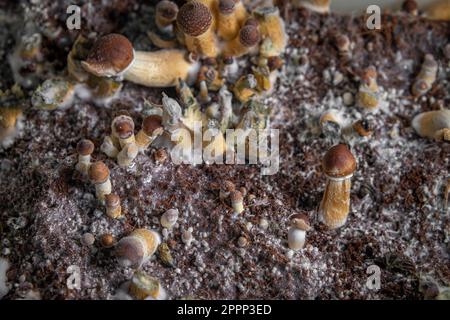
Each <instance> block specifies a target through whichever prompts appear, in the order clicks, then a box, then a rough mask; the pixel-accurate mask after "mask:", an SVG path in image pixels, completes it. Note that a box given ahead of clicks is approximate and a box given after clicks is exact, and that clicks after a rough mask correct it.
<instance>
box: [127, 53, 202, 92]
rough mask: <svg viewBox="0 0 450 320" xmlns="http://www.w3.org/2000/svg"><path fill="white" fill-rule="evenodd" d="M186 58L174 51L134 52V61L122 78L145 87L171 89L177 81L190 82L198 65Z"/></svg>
mask: <svg viewBox="0 0 450 320" xmlns="http://www.w3.org/2000/svg"><path fill="white" fill-rule="evenodd" d="M186 57H187V54H186V51H184V50H176V49H173V50H171V49H167V50H159V51H153V52H143V51H136V52H135V53H134V61H133V63H132V64H131V65H130V67H129V68H128V69H127V70H126V71H125V72H124V74H123V78H124V79H125V80H128V81H131V82H134V83H137V84H141V85H144V86H147V87H173V86H175V85H176V84H177V83H178V79H183V80H185V81H188V82H191V81H192V80H193V79H195V77H196V74H197V73H198V70H199V69H200V64H199V63H198V62H191V61H189V60H188V59H187V58H186Z"/></svg>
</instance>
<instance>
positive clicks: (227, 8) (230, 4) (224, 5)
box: [219, 0, 236, 14]
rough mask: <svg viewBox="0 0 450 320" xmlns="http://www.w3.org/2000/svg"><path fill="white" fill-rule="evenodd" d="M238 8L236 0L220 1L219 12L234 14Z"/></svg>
mask: <svg viewBox="0 0 450 320" xmlns="http://www.w3.org/2000/svg"><path fill="white" fill-rule="evenodd" d="M235 8H236V2H235V1H234V0H219V11H220V13H222V14H232V13H233V12H234V9H235Z"/></svg>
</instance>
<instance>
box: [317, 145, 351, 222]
mask: <svg viewBox="0 0 450 320" xmlns="http://www.w3.org/2000/svg"><path fill="white" fill-rule="evenodd" d="M322 167H323V170H324V173H325V176H326V177H327V182H326V186H325V192H324V195H323V198H322V201H321V203H320V207H319V219H320V221H321V222H322V223H324V224H325V225H326V226H327V227H328V228H330V229H336V228H339V227H341V226H343V225H344V224H345V222H346V220H347V217H348V213H349V211H350V188H351V177H352V176H353V173H354V172H355V170H356V159H355V157H354V156H353V154H352V153H351V151H350V150H349V148H348V147H347V145H345V144H338V145H336V146H334V147H331V148H330V149H329V150H328V152H327V153H326V154H325V157H324V158H323V162H322Z"/></svg>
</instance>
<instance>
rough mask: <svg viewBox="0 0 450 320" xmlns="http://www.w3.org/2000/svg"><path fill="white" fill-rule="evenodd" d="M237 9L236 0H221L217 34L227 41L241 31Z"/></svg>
mask: <svg viewBox="0 0 450 320" xmlns="http://www.w3.org/2000/svg"><path fill="white" fill-rule="evenodd" d="M235 11H236V1H235V0H219V4H218V13H219V14H218V19H217V35H218V36H219V38H221V39H223V40H225V41H229V40H231V39H233V38H234V37H236V35H237V34H238V32H239V27H240V26H239V21H238V17H237V15H236V13H235Z"/></svg>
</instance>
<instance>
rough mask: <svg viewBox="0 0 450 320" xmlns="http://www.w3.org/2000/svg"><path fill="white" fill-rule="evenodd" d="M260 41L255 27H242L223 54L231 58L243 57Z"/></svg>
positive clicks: (259, 35)
mask: <svg viewBox="0 0 450 320" xmlns="http://www.w3.org/2000/svg"><path fill="white" fill-rule="evenodd" d="M260 40H261V34H260V32H259V30H258V27H257V26H254V25H251V24H249V25H246V26H243V27H242V28H241V30H240V31H239V35H238V36H236V37H235V38H234V39H233V40H232V41H230V42H229V43H228V44H227V46H226V48H225V50H224V54H225V55H226V56H232V57H240V56H243V55H245V54H247V53H249V52H250V51H251V50H252V49H254V48H256V46H257V45H258V43H259V41H260Z"/></svg>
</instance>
